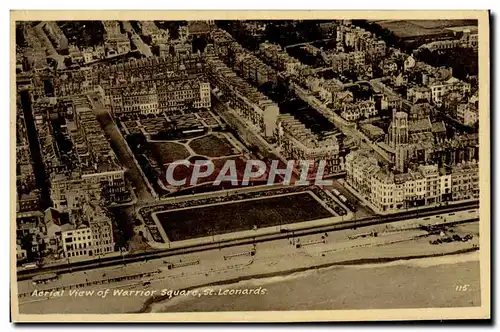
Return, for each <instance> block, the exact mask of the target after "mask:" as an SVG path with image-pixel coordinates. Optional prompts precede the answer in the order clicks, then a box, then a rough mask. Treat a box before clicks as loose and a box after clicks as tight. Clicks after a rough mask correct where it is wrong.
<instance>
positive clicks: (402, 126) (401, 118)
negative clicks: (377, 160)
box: [388, 110, 408, 173]
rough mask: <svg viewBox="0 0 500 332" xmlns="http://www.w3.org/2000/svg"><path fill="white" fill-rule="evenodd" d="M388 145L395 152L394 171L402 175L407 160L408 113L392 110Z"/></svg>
mask: <svg viewBox="0 0 500 332" xmlns="http://www.w3.org/2000/svg"><path fill="white" fill-rule="evenodd" d="M388 143H389V145H390V146H391V147H392V148H393V149H394V152H395V157H394V159H395V160H394V164H395V168H396V170H397V171H399V172H402V173H403V172H405V171H406V161H407V159H408V113H406V112H397V111H396V110H393V112H392V122H391V125H390V126H389V142H388Z"/></svg>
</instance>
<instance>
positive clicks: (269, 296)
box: [151, 252, 480, 312]
mask: <svg viewBox="0 0 500 332" xmlns="http://www.w3.org/2000/svg"><path fill="white" fill-rule="evenodd" d="M477 259H478V257H477V252H474V253H467V254H460V255H456V256H444V257H432V258H423V259H415V260H400V261H395V262H391V263H380V264H364V265H353V266H334V267H329V268H324V269H319V270H316V269H313V270H308V271H305V272H298V273H294V274H291V275H287V276H277V277H270V278H263V279H253V280H247V281H242V282H238V283H235V284H229V285H223V286H216V287H215V289H216V290H218V288H220V289H254V288H258V287H262V288H263V289H266V290H267V291H266V294H265V295H248V296H218V295H215V296H202V297H201V298H192V297H177V298H175V299H171V300H166V301H163V302H160V303H155V304H153V305H152V307H151V312H197V311H268V310H272V311H280V310H335V309H338V310H342V309H346V308H348V309H393V308H430V307H451V306H453V307H464V306H468V307H469V306H479V305H480V287H479V261H478V260H477ZM457 276H458V278H457ZM388 281H390V282H388ZM459 284H469V285H470V290H468V291H467V292H457V291H456V289H455V288H456V285H459ZM201 291H203V289H202V290H201Z"/></svg>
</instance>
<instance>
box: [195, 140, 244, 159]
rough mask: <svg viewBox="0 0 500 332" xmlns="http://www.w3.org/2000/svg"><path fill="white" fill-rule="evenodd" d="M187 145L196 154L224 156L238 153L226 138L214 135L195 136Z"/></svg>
mask: <svg viewBox="0 0 500 332" xmlns="http://www.w3.org/2000/svg"><path fill="white" fill-rule="evenodd" d="M189 146H190V147H191V148H192V149H193V150H194V151H195V152H196V153H197V154H201V155H205V156H209V157H224V156H229V155H232V154H237V153H239V151H238V150H237V149H236V148H235V147H234V146H233V145H232V144H231V142H229V141H228V140H227V138H225V137H223V136H216V135H209V136H205V137H200V138H197V139H195V140H193V141H192V142H191V143H189Z"/></svg>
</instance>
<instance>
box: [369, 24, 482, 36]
mask: <svg viewBox="0 0 500 332" xmlns="http://www.w3.org/2000/svg"><path fill="white" fill-rule="evenodd" d="M377 23H378V24H379V25H380V26H381V27H382V28H386V29H389V30H391V31H392V32H393V33H394V34H395V35H396V36H398V37H400V38H410V37H418V36H425V35H429V36H431V35H437V34H441V33H444V32H445V28H449V27H456V26H466V25H470V24H471V21H470V20H398V21H392V20H389V21H379V22H377ZM472 23H473V22H472Z"/></svg>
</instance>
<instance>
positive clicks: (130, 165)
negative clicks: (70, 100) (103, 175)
mask: <svg viewBox="0 0 500 332" xmlns="http://www.w3.org/2000/svg"><path fill="white" fill-rule="evenodd" d="M96 98H97V96H96V95H95V94H93V95H91V97H90V98H89V99H90V103H91V104H92V107H93V108H94V112H95V114H96V117H97V120H98V121H99V123H100V124H101V127H102V128H103V130H104V132H105V133H106V135H108V137H109V139H110V141H111V146H112V147H113V149H114V150H115V153H116V156H117V157H118V160H119V161H120V164H121V165H122V166H124V167H126V171H125V174H126V176H127V178H128V179H129V181H130V183H132V185H133V186H134V187H135V194H136V196H137V203H138V204H141V203H142V204H144V203H148V202H151V201H153V200H154V197H153V195H152V194H151V192H150V191H149V186H148V184H147V183H146V181H147V180H146V179H145V178H144V177H143V176H142V173H141V171H140V170H139V168H138V166H137V164H136V163H135V161H134V156H133V155H132V153H131V151H130V148H129V147H128V145H127V142H126V141H125V139H124V138H123V136H122V134H121V133H120V130H119V129H118V127H117V126H116V124H115V122H114V121H113V119H112V118H111V116H110V115H109V113H108V111H107V110H106V108H104V106H103V105H102V103H101V102H100V101H99V100H96Z"/></svg>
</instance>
